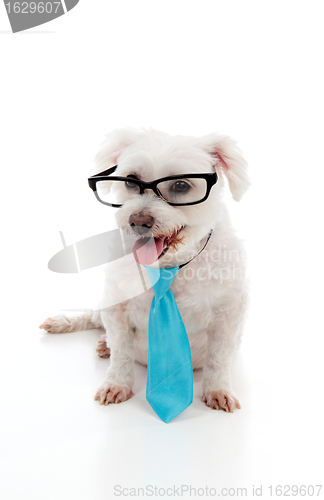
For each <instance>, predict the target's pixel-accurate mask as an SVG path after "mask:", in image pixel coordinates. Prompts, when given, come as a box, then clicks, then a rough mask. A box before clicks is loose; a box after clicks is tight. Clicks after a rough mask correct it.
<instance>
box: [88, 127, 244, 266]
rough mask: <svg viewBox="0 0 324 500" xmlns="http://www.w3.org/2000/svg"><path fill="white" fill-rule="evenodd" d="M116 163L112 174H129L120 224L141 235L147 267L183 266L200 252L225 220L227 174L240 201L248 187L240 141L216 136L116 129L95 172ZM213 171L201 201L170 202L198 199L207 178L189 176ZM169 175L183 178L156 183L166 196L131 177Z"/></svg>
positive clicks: (139, 255) (137, 255)
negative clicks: (217, 225) (208, 186)
mask: <svg viewBox="0 0 324 500" xmlns="http://www.w3.org/2000/svg"><path fill="white" fill-rule="evenodd" d="M114 165H117V169H116V171H115V172H114V173H113V175H114V176H120V177H126V178H129V181H127V183H126V184H127V189H126V191H127V192H126V195H125V193H124V195H122V196H124V198H123V200H122V201H123V205H122V207H120V208H118V210H117V211H116V219H117V223H118V225H119V227H120V228H129V231H131V232H133V233H134V234H136V235H140V236H141V238H142V241H138V242H137V243H136V245H137V246H136V245H135V246H134V248H135V247H136V249H137V252H134V255H135V258H136V259H137V260H138V261H139V262H140V263H142V264H148V265H152V264H153V262H155V261H157V259H158V261H159V265H160V266H161V267H163V266H164V264H166V263H167V265H168V267H170V266H173V265H179V264H180V263H181V262H185V260H186V259H187V258H188V256H189V255H194V254H195V253H197V251H198V250H199V248H200V247H201V241H202V240H203V239H204V238H205V237H206V236H207V235H208V233H209V232H210V230H211V229H212V228H213V227H214V226H215V225H216V224H217V222H218V221H219V220H220V219H221V218H222V189H223V185H224V176H225V177H226V178H227V180H228V184H229V188H230V190H231V193H232V196H233V198H234V199H235V200H236V201H239V200H240V199H241V197H242V196H243V194H244V193H245V191H246V190H247V188H248V187H249V180H248V177H247V172H246V170H247V165H246V162H245V160H244V159H243V157H242V155H241V153H240V150H239V149H238V147H237V146H236V143H235V142H234V141H233V140H232V139H230V138H229V137H227V136H220V135H217V134H210V135H207V136H203V137H200V138H195V137H186V136H170V135H167V134H165V133H163V132H159V131H156V130H152V129H151V130H133V129H119V130H115V131H114V132H112V133H111V134H109V135H108V136H107V138H106V141H105V142H104V143H103V145H102V147H101V150H100V151H99V153H98V154H97V156H96V171H97V172H102V171H104V170H107V169H108V168H109V167H111V166H114ZM215 171H216V172H217V182H216V184H215V185H213V186H212V187H211V190H210V193H209V196H208V197H207V199H205V200H204V201H203V202H200V203H197V204H191V205H190V204H188V205H172V204H169V203H168V201H169V202H170V201H171V202H174V201H176V202H179V201H180V202H181V203H186V201H189V202H192V201H199V199H200V198H201V197H203V194H204V189H205V183H204V182H207V181H204V180H201V179H198V178H195V179H191V178H189V177H188V178H186V177H185V176H186V175H190V174H208V173H214V172H215ZM170 176H179V178H178V179H175V180H168V181H165V183H164V184H159V185H158V188H159V189H158V192H159V193H160V194H162V196H159V195H158V192H154V191H153V190H152V189H145V190H144V191H143V190H141V189H140V188H139V186H138V185H137V184H134V182H133V183H132V179H135V180H139V181H144V182H152V181H155V180H157V179H161V178H165V177H170ZM180 176H183V178H182V177H180ZM213 178H215V176H213ZM161 186H162V188H163V189H164V191H163V189H161ZM119 187H121V184H118V183H117V188H116V183H115V185H114V189H117V190H118V188H119ZM123 188H124V189H125V183H123ZM206 189H207V187H206ZM143 238H145V239H144V240H143ZM146 238H147V239H146ZM152 238H154V240H153V239H152ZM143 241H144V243H146V244H145V245H143Z"/></svg>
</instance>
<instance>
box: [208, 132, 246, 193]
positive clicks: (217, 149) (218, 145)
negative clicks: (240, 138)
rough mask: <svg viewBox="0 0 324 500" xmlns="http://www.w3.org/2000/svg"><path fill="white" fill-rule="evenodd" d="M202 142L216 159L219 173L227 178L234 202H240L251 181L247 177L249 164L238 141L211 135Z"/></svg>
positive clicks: (223, 136)
mask: <svg viewBox="0 0 324 500" xmlns="http://www.w3.org/2000/svg"><path fill="white" fill-rule="evenodd" d="M200 140H201V144H202V147H203V149H204V150H205V151H206V152H207V153H209V154H210V155H211V156H212V157H213V158H214V160H215V168H216V171H217V173H218V174H221V175H222V174H224V175H225V176H226V177H227V180H228V184H229V188H230V190H231V193H232V196H233V198H234V200H236V201H240V199H241V198H242V196H243V194H244V193H245V191H246V190H247V189H248V188H249V186H250V181H249V177H248V175H247V163H246V161H245V160H244V158H243V156H242V153H241V150H240V149H239V147H238V146H237V144H236V141H233V139H231V138H230V137H228V136H226V135H218V134H209V135H206V136H204V137H201V139H200Z"/></svg>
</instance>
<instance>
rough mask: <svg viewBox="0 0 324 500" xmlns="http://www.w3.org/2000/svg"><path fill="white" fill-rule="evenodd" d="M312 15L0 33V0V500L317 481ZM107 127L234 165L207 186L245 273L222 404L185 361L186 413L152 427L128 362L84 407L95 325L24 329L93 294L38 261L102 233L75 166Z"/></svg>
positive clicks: (111, 16) (229, 10)
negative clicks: (207, 402) (206, 392)
mask: <svg viewBox="0 0 324 500" xmlns="http://www.w3.org/2000/svg"><path fill="white" fill-rule="evenodd" d="M323 14H324V8H323V3H322V2H316V1H310V2H307V3H306V2H288V1H280V2H278V1H272V2H266V1H262V2H261V1H257V2H256V1H255V2H252V1H244V2H242V1H233V2H232V1H229V2H221V1H217V0H215V1H201V2H199V3H198V2H189V1H186V2H183V1H168V0H167V1H166V0H164V2H156V1H150V2H148V1H147V2H145V1H136V2H134V1H123V2H111V1H107V0H96V1H95V2H93V1H92V2H91V1H90V0H80V3H79V5H77V6H76V7H75V8H74V9H73V10H72V11H71V12H69V13H68V14H67V15H65V16H63V17H62V18H60V19H57V20H54V21H52V22H51V23H49V24H47V25H43V26H40V27H37V28H35V29H34V30H30V31H28V32H25V33H17V34H15V35H13V34H11V32H10V26H9V22H8V19H7V17H6V12H5V8H4V6H3V5H0V31H1V33H0V44H1V69H2V76H1V82H0V85H1V94H0V96H1V97H0V99H1V148H0V162H1V163H0V164H1V172H2V178H1V193H2V194H1V198H0V199H1V215H2V217H1V229H2V245H1V252H2V259H1V262H2V265H1V285H2V321H1V333H2V336H1V385H2V389H1V400H2V405H1V406H2V410H1V414H0V420H1V427H0V428H1V435H2V437H1V440H2V446H1V464H0V471H1V472H0V474H1V481H0V489H1V498H2V499H4V500H9V499H10V500H11V499H15V500H16V499H24V500H27V499H28V500H29V499H30V500H38V499H39V500H44V499H45V498H46V499H50V500H52V499H53V500H57V499H58V498H60V499H62V500H71V499H80V500H83V499H94V498H95V499H96V500H102V499H107V498H114V487H115V485H121V486H122V487H123V488H138V487H145V486H146V485H153V486H154V485H156V486H158V487H159V488H167V487H171V486H173V485H176V486H180V485H188V486H189V485H191V486H192V487H193V488H199V487H201V488H204V487H206V486H208V487H209V488H217V492H218V493H220V491H221V488H237V487H246V488H247V489H248V498H252V496H253V486H254V487H260V486H261V485H262V486H263V490H262V493H263V496H262V498H270V490H269V488H268V486H270V485H274V486H275V485H280V484H281V485H285V484H287V485H294V484H295V485H311V484H315V485H316V484H321V483H323V431H322V428H323V423H322V422H323V401H324V398H323V361H322V359H323V347H324V342H323V314H322V310H323V286H322V283H323V278H324V277H323V208H324V207H323V181H324V175H323V167H324V165H323V113H324V106H323V88H324V78H323V45H324V35H323ZM123 125H132V126H144V127H149V126H152V127H155V128H158V129H162V130H164V131H166V132H170V133H178V134H192V135H200V134H204V133H209V132H213V131H218V132H220V133H226V134H228V135H230V136H232V137H233V138H235V139H237V140H238V141H239V145H240V147H241V148H242V150H243V152H244V155H245V157H246V159H247V160H248V163H249V167H250V174H251V179H252V183H253V185H252V188H251V189H250V191H249V192H248V193H247V194H246V196H245V197H244V199H243V200H242V201H241V202H240V203H239V204H237V203H235V202H234V201H232V200H231V199H230V196H227V198H228V204H229V207H230V209H231V211H232V214H233V218H234V220H235V224H236V226H237V228H238V230H239V234H240V235H242V236H243V237H244V238H245V239H246V246H247V250H248V254H249V261H250V272H251V277H252V303H251V308H250V315H249V320H248V323H247V325H246V329H245V339H244V342H243V345H242V348H241V350H240V351H239V352H238V353H237V355H236V357H235V360H234V364H233V385H234V389H235V390H236V392H237V393H238V395H239V397H240V401H241V404H242V410H240V411H238V410H237V411H236V412H235V413H234V414H225V413H222V412H216V411H212V410H211V409H209V408H206V407H205V406H204V405H203V403H202V402H201V401H200V397H201V378H202V376H201V373H199V372H198V373H196V374H195V377H194V381H195V399H194V403H193V405H192V406H191V407H190V408H189V409H188V410H187V411H186V412H185V413H183V414H182V415H181V416H179V417H178V418H177V419H176V420H174V421H173V422H172V423H170V424H168V425H166V424H164V423H163V422H161V421H160V420H159V419H158V417H157V416H156V415H155V414H154V412H153V411H152V410H151V409H150V407H149V406H148V404H147V403H146V402H145V380H146V370H145V368H143V367H141V366H139V365H137V366H136V382H135V388H134V392H135V396H134V398H132V399H131V400H130V401H128V402H127V403H123V404H121V405H110V406H109V407H102V406H99V404H98V403H97V402H94V401H93V396H94V394H95V392H96V389H97V387H98V386H99V384H100V383H101V381H102V379H103V377H104V373H105V371H106V368H107V366H108V363H109V361H107V360H101V359H99V358H98V357H97V355H96V353H95V347H96V342H97V339H98V337H99V333H98V332H96V331H90V332H82V333H77V334H67V335H62V336H50V335H47V334H45V333H44V332H42V331H40V330H39V329H38V325H39V324H40V323H41V322H42V321H43V320H44V319H45V317H46V316H48V315H50V314H53V313H55V312H59V311H62V310H64V309H73V308H82V307H91V306H95V305H96V301H97V300H98V299H99V297H100V289H101V280H102V277H101V269H100V268H98V269H94V270H89V271H85V272H84V273H82V274H78V275H63V274H55V273H52V272H50V271H49V270H48V269H47V262H48V260H49V259H50V257H51V256H52V255H53V254H54V253H56V252H57V251H59V250H60V249H61V248H62V243H61V240H60V237H59V231H63V232H64V236H65V239H66V242H67V244H71V243H73V242H76V241H78V240H80V239H82V238H85V237H87V236H91V235H93V234H97V233H99V232H103V231H105V230H107V228H111V227H113V224H114V223H113V215H112V211H110V209H109V208H106V207H104V206H103V205H100V204H99V203H98V202H97V201H96V200H95V198H94V196H93V194H92V193H91V192H90V189H89V188H88V186H87V177H88V176H89V175H90V174H91V173H92V158H93V155H94V154H95V152H96V149H97V147H98V145H99V143H100V142H101V140H102V138H103V136H104V134H106V133H107V132H109V131H110V130H111V129H113V128H115V127H119V126H123ZM233 491H234V490H233ZM233 491H232V490H231V492H232V493H233ZM124 493H125V496H126V494H127V493H130V490H125V491H124ZM196 496H198V493H197V495H196ZM192 497H194V492H193V491H192ZM234 498H236V496H234ZM320 498H324V492H323V489H322V492H321V494H320Z"/></svg>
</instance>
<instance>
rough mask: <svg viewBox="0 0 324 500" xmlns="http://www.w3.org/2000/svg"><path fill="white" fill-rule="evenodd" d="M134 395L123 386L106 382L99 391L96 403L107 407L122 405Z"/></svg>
mask: <svg viewBox="0 0 324 500" xmlns="http://www.w3.org/2000/svg"><path fill="white" fill-rule="evenodd" d="M133 395H134V394H133V393H132V391H131V390H130V389H129V388H128V387H125V386H122V385H113V384H111V383H109V382H104V383H103V384H102V385H101V386H100V387H99V389H98V391H97V394H96V395H95V398H94V399H95V401H97V400H98V401H100V404H101V405H105V406H107V405H108V404H109V403H122V402H123V401H127V399H129V398H131V397H132V396H133Z"/></svg>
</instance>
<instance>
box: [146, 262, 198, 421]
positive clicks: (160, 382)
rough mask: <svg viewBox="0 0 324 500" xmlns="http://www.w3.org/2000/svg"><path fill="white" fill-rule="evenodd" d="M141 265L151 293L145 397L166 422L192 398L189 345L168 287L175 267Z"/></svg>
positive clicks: (172, 278)
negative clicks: (150, 284)
mask: <svg viewBox="0 0 324 500" xmlns="http://www.w3.org/2000/svg"><path fill="white" fill-rule="evenodd" d="M144 267H145V269H146V271H147V272H148V275H149V277H150V280H151V282H152V286H153V291H154V295H155V296H154V297H153V300H152V304H151V310H150V317H149V325H148V363H147V384H146V399H147V401H148V402H149V403H150V405H151V406H152V408H153V410H154V411H155V412H156V413H157V414H158V416H159V417H160V418H161V419H162V420H163V421H164V422H166V423H168V422H170V421H171V420H173V419H174V418H175V417H176V416H177V415H179V414H180V413H181V412H183V411H184V410H185V409H186V408H188V406H189V405H191V403H192V399H193V375H192V361H191V351H190V345H189V341H188V337H187V332H186V329H185V326H184V324H183V321H182V318H181V316H180V313H179V309H178V307H177V304H176V301H175V298H174V296H173V293H172V292H171V290H169V288H170V286H171V283H172V281H173V280H174V278H175V276H176V274H177V273H178V271H179V267H173V268H171V269H153V268H152V267H147V266H144Z"/></svg>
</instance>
